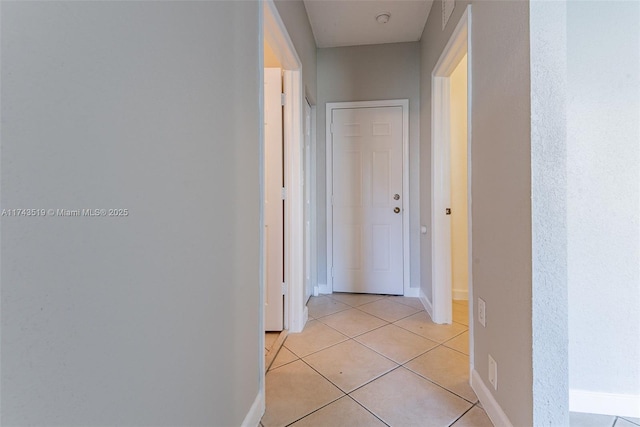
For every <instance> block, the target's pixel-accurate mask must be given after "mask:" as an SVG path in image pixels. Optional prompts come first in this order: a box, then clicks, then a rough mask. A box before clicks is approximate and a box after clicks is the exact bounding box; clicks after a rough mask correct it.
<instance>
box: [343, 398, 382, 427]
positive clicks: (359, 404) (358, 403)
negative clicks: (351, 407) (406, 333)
mask: <svg viewBox="0 0 640 427" xmlns="http://www.w3.org/2000/svg"><path fill="white" fill-rule="evenodd" d="M347 397H348V398H349V399H351V400H353V401H354V402H355V403H356V405H358V406H360V407H361V408H362V409H364V410H365V411H367V412H368V413H370V414H371V415H373V416H374V417H376V418H377V419H378V420H380V422H381V423H382V424H384V425H386V426H387V427H391V425H390V424H388V423H387V422H386V421H384V420H383V419H382V418H380V417H379V416H377V415H376V414H374V413H373V412H371V410H370V409H369V408H367V407H366V406H364V405H363V404H362V403H360V402H358V401H357V400H356V399H354V398H353V396H351V394H347Z"/></svg>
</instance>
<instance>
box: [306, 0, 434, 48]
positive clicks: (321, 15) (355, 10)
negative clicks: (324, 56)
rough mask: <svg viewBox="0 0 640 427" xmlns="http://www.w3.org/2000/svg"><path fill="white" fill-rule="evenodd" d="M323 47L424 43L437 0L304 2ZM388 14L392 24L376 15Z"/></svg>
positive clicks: (319, 45) (326, 0)
mask: <svg viewBox="0 0 640 427" xmlns="http://www.w3.org/2000/svg"><path fill="white" fill-rule="evenodd" d="M304 4H305V7H306V9H307V15H309V21H310V22H311V28H312V29H313V35H314V37H315V39H316V45H317V46H318V47H320V48H324V47H337V46H355V45H363V44H382V43H399V42H415V41H418V40H420V37H421V36H422V30H423V29H424V25H425V23H426V22H427V17H428V16H429V11H430V10H431V5H432V4H433V0H304ZM384 12H387V13H389V14H390V15H391V18H390V19H389V22H387V23H386V24H379V23H378V22H376V16H377V15H379V14H381V13H384Z"/></svg>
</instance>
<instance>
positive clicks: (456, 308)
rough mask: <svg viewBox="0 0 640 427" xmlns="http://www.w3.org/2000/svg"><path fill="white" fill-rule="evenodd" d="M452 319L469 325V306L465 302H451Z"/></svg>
mask: <svg viewBox="0 0 640 427" xmlns="http://www.w3.org/2000/svg"><path fill="white" fill-rule="evenodd" d="M453 321H454V322H456V323H460V324H463V325H465V326H469V306H468V305H467V304H456V303H454V304H453Z"/></svg>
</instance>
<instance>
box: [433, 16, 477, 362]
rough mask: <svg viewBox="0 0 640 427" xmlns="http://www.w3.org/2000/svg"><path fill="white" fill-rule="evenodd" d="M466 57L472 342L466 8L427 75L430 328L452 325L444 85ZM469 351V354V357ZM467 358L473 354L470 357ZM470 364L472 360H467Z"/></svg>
mask: <svg viewBox="0 0 640 427" xmlns="http://www.w3.org/2000/svg"><path fill="white" fill-rule="evenodd" d="M465 53H466V54H467V60H468V65H467V202H468V212H467V213H468V215H467V217H468V227H469V228H468V246H469V259H468V271H469V319H470V320H472V321H471V322H469V333H470V336H473V287H472V281H473V280H472V277H473V276H472V271H471V269H472V262H471V260H472V245H471V235H472V233H471V230H472V229H471V220H472V215H471V211H472V205H471V135H472V132H471V105H472V104H471V94H472V90H471V77H472V76H471V69H472V63H473V62H472V57H471V6H467V8H466V9H465V11H464V13H463V15H462V17H461V18H460V21H459V22H458V25H457V26H456V28H455V30H454V31H453V34H452V35H451V38H450V39H449V42H448V43H447V45H446V47H445V48H444V51H443V52H442V55H440V59H439V60H438V62H437V64H436V66H435V67H434V69H433V73H432V74H431V82H432V84H431V95H432V107H431V122H432V127H431V132H432V133H431V230H432V239H431V257H432V264H431V265H432V269H431V283H432V288H433V295H432V308H433V312H432V313H431V315H432V319H433V321H434V322H435V323H451V322H452V308H451V299H452V289H451V286H452V285H451V221H450V218H451V217H450V216H446V215H445V209H446V208H449V207H450V199H451V186H450V184H451V183H450V175H451V161H450V145H451V141H450V135H449V133H450V132H449V126H450V117H449V111H450V108H451V105H450V96H449V80H450V76H451V73H452V72H453V71H454V69H455V68H456V66H457V65H458V63H459V62H460V60H461V59H462V57H463V56H464V55H465ZM472 347H473V346H471V351H472V352H473V350H472ZM471 356H473V353H472V354H471ZM471 360H473V357H471Z"/></svg>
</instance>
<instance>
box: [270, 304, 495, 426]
mask: <svg viewBox="0 0 640 427" xmlns="http://www.w3.org/2000/svg"><path fill="white" fill-rule="evenodd" d="M307 307H308V309H309V321H308V323H307V325H306V327H305V329H304V331H303V332H302V333H300V334H292V335H289V336H288V337H287V339H286V340H285V342H284V345H283V346H282V348H281V349H280V351H279V353H278V355H277V356H276V358H275V360H274V361H273V364H272V365H271V367H270V368H269V371H268V372H267V375H266V396H267V397H266V405H267V408H266V412H265V414H264V416H263V418H262V424H261V425H263V426H264V427H270V426H286V425H295V426H347V425H348V426H358V425H361V426H385V425H392V426H400V425H405V426H411V425H421V426H424V425H432V426H451V425H454V426H456V427H462V426H475V427H484V426H491V425H492V424H491V421H490V420H489V418H488V417H487V415H486V413H485V412H484V410H483V409H482V407H481V406H479V404H478V403H477V402H478V399H477V397H476V395H475V393H474V392H473V390H472V389H471V387H470V386H469V356H468V355H469V332H468V318H467V308H466V302H462V301H460V302H454V305H453V316H454V323H453V324H451V325H436V324H434V323H433V322H431V319H430V318H429V316H428V314H427V313H426V312H425V310H424V308H423V306H422V303H421V302H420V301H419V300H418V299H417V298H405V297H401V296H383V295H369V294H341V293H334V294H332V295H326V296H319V297H312V298H311V299H310V300H309V303H308V304H307Z"/></svg>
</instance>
